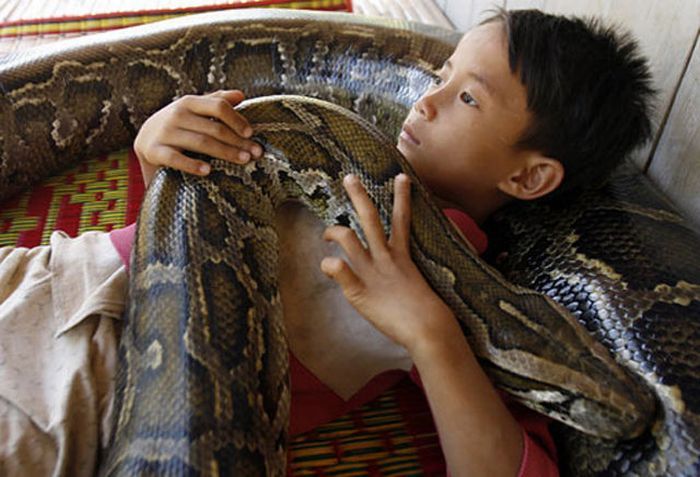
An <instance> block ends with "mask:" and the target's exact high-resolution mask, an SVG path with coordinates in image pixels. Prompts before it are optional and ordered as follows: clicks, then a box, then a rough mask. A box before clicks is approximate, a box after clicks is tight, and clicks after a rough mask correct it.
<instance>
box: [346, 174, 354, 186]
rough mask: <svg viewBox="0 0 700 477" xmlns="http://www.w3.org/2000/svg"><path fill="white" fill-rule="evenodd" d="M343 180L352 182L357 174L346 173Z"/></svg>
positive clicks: (348, 182)
mask: <svg viewBox="0 0 700 477" xmlns="http://www.w3.org/2000/svg"><path fill="white" fill-rule="evenodd" d="M343 180H344V181H345V183H346V184H352V183H354V182H355V181H356V180H357V176H356V175H355V174H347V175H346V176H345V177H344V178H343Z"/></svg>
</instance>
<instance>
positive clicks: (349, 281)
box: [321, 174, 523, 477]
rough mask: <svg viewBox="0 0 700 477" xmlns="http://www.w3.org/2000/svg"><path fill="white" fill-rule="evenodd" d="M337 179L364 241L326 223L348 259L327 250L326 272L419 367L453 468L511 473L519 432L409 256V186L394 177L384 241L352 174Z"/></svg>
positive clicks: (455, 470)
mask: <svg viewBox="0 0 700 477" xmlns="http://www.w3.org/2000/svg"><path fill="white" fill-rule="evenodd" d="M344 185H345V187H346V190H347V192H348V195H349V196H350V199H351V200H352V202H353V205H354V207H355V210H356V211H357V214H358V216H359V218H360V222H361V225H362V228H363V230H364V232H365V235H366V238H367V243H368V248H367V249H365V248H364V246H363V245H362V243H361V242H360V241H359V239H358V238H357V236H356V235H355V234H354V232H352V231H351V230H350V229H348V228H345V227H340V226H336V227H330V228H328V229H327V230H326V232H325V233H324V238H325V239H326V240H333V241H336V242H337V243H338V244H340V246H341V247H342V248H343V250H344V251H345V253H346V255H347V257H348V261H349V262H350V263H347V262H345V261H344V260H342V259H340V258H337V257H327V258H325V259H324V260H323V261H322V262H321V269H322V270H323V272H324V273H326V275H328V276H329V277H331V278H332V279H334V280H335V281H337V282H338V283H339V284H340V286H341V287H342V289H343V292H344V294H345V296H346V298H347V299H348V300H349V301H350V303H351V304H352V305H353V306H354V307H355V308H356V309H357V310H358V312H359V313H360V314H362V315H363V316H364V317H365V318H366V319H367V320H369V321H370V322H371V323H372V324H374V325H375V326H376V327H377V328H378V329H379V330H380V331H382V332H383V333H384V334H386V335H387V336H388V337H390V338H391V339H393V340H394V341H396V342H398V343H399V344H401V345H403V346H404V347H406V349H407V350H408V351H409V353H410V354H411V356H412V358H413V361H414V363H415V365H416V367H417V369H418V371H419V373H420V376H421V380H422V382H423V386H424V389H425V392H426V395H427V397H428V401H429V403H430V406H431V409H432V413H433V416H434V418H435V422H436V425H437V428H438V432H439V434H440V439H441V442H442V445H443V451H444V454H445V459H446V461H447V465H448V468H449V469H450V473H451V474H452V475H489V476H501V475H502V476H507V477H514V476H516V475H517V474H518V469H519V468H520V465H521V460H522V453H523V431H522V429H521V427H520V426H519V424H518V422H517V421H516V420H515V419H514V418H513V417H512V415H511V414H510V412H509V411H508V409H507V408H506V407H505V405H504V404H503V401H502V400H501V399H500V397H499V396H498V394H497V392H496V390H495V389H494V387H493V386H492V384H491V382H490V381H489V380H488V378H487V377H486V375H485V374H484V372H483V370H482V369H481V367H480V366H479V364H478V362H477V361H476V359H475V357H474V355H473V353H472V351H471V349H470V347H469V345H468V344H467V342H466V340H465V339H464V335H463V333H462V331H461V329H460V327H459V324H458V323H457V320H456V319H455V317H454V315H453V314H452V311H451V310H450V309H449V307H448V306H447V305H446V304H445V303H444V302H443V301H442V300H441V299H440V298H439V297H438V296H437V295H436V294H435V292H434V291H433V290H432V289H431V288H430V286H429V285H428V283H427V282H426V281H425V279H424V278H423V276H422V275H421V273H420V271H419V270H418V269H417V267H416V266H415V264H414V263H413V261H412V260H411V257H410V251H409V244H408V240H409V221H410V185H409V182H408V178H407V177H406V176H405V175H403V174H400V175H399V176H397V178H396V181H395V183H394V191H395V198H394V211H393V217H392V232H391V237H390V239H389V240H387V239H386V237H385V236H384V232H383V229H382V226H381V224H380V222H379V218H378V215H377V211H376V209H375V208H374V205H373V204H372V202H371V200H370V199H369V197H368V196H367V193H366V192H365V191H364V188H363V187H362V185H361V184H360V183H359V180H358V179H357V178H355V177H351V176H349V177H347V178H346V180H345V182H344Z"/></svg>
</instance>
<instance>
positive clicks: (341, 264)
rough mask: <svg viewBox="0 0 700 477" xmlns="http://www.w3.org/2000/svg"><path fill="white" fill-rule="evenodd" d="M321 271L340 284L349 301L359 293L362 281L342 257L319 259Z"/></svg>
mask: <svg viewBox="0 0 700 477" xmlns="http://www.w3.org/2000/svg"><path fill="white" fill-rule="evenodd" d="M321 271H322V272H323V273H325V274H326V276H328V277H329V278H332V279H333V280H334V281H335V282H337V283H338V285H340V288H342V289H343V294H344V295H345V297H346V298H347V299H348V301H350V303H352V302H353V301H354V299H356V297H358V296H359V295H360V294H361V292H362V288H363V286H362V281H361V280H360V279H359V278H358V277H357V275H355V272H353V271H352V269H351V268H350V266H349V265H348V264H347V263H346V262H345V260H343V259H342V258H339V257H326V258H324V259H323V260H321Z"/></svg>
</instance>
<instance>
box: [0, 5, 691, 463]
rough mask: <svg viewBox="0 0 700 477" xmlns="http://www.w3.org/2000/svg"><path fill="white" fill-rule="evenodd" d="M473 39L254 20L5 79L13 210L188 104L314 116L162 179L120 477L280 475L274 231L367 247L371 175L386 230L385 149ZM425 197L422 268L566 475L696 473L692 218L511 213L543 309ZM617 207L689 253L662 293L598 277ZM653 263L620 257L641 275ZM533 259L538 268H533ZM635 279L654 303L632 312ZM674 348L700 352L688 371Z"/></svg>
mask: <svg viewBox="0 0 700 477" xmlns="http://www.w3.org/2000/svg"><path fill="white" fill-rule="evenodd" d="M457 39H458V36H457V35H456V34H455V33H452V32H447V31H444V30H440V29H436V28H428V27H423V26H417V25H408V24H405V23H401V22H380V21H377V20H369V19H360V18H356V17H348V16H345V15H337V14H311V13H288V12H284V13H282V12H274V11H257V10H247V11H236V12H223V13H216V14H206V15H199V16H194V17H190V18H186V19H180V20H175V21H169V22H163V23H162V24H158V25H149V26H146V27H138V28H134V29H129V30H123V31H118V32H112V33H108V34H104V35H100V36H94V37H91V38H90V40H89V41H87V40H85V39H77V40H73V41H71V42H67V43H66V44H65V45H62V46H56V47H49V48H46V49H43V50H41V51H36V52H30V53H23V54H21V55H18V56H17V57H11V58H6V59H5V60H4V61H3V62H2V63H1V64H0V89H1V90H2V93H3V94H2V97H0V187H1V189H0V190H2V193H3V195H9V194H12V193H13V192H15V191H17V190H19V189H20V188H22V187H24V186H26V185H27V184H29V183H31V182H34V181H36V179H37V178H39V177H41V176H44V175H45V174H47V173H51V172H52V171H56V170H58V169H60V168H61V167H65V166H66V165H68V164H69V163H70V162H72V161H75V160H76V159H80V158H86V157H90V156H94V155H98V154H102V153H105V152H109V151H112V150H115V149H119V148H123V147H126V146H128V145H129V144H131V142H132V141H133V138H134V136H135V133H136V131H137V130H138V128H139V127H140V125H141V124H142V123H143V121H144V120H145V119H146V118H147V117H148V116H149V115H150V114H152V113H153V112H155V111H156V110H157V109H159V108H160V107H162V106H163V105H165V104H167V103H168V102H170V101H172V100H173V99H174V98H177V97H179V96H182V95H185V94H198V93H203V92H206V91H211V90H215V89H220V88H233V87H235V88H240V89H243V90H244V91H245V92H246V93H247V95H248V96H249V97H255V96H270V95H276V94H292V95H304V96H306V97H307V98H299V97H288V96H285V97H277V98H267V99H260V100H252V101H250V102H248V103H247V104H245V105H242V106H241V110H242V112H243V113H244V114H245V115H246V116H247V117H248V118H249V120H250V121H251V122H252V123H254V124H256V128H255V129H256V135H257V138H258V139H259V140H260V141H261V142H263V143H264V144H265V145H266V156H265V158H264V159H263V160H261V161H260V162H259V163H255V164H251V165H248V166H245V167H240V166H232V165H230V164H223V163H220V162H218V161H213V162H212V165H213V171H214V172H213V173H212V174H211V176H210V177H209V178H207V179H199V178H194V177H188V176H184V175H182V174H180V173H177V172H174V171H161V172H160V173H159V174H158V175H157V177H156V179H155V180H154V184H153V186H152V187H151V188H150V189H149V192H148V194H147V197H146V199H145V205H144V206H143V207H142V214H141V216H140V218H139V226H138V229H139V230H138V234H137V244H136V246H135V254H134V257H133V270H132V276H131V282H130V294H131V299H130V306H129V312H128V318H127V325H126V328H125V330H124V334H123V338H122V343H121V344H120V358H121V359H122V366H121V368H120V372H119V376H118V382H119V383H118V384H119V390H118V393H117V398H116V412H115V427H114V436H113V439H114V441H113V445H112V447H111V448H110V451H109V455H107V456H106V457H105V458H104V459H103V465H102V469H101V470H102V473H103V474H104V475H137V474H153V473H155V474H164V475H218V474H224V475H229V474H235V475H238V474H240V475H263V474H267V475H280V474H282V473H284V469H285V452H284V449H285V443H286V438H287V435H286V434H287V430H286V425H287V420H288V412H289V410H288V404H289V385H288V371H287V366H288V364H287V361H286V360H287V350H286V346H285V340H284V331H283V327H282V324H281V321H280V316H281V315H280V313H281V308H280V300H279V296H278V294H277V285H276V282H275V280H276V268H275V267H276V254H277V251H276V249H275V247H274V243H275V240H276V236H275V233H274V230H273V228H272V227H271V225H270V222H269V220H270V214H271V213H272V211H274V209H275V208H276V207H279V206H280V205H281V204H282V203H284V202H285V201H289V200H297V201H301V202H303V203H304V204H305V205H306V206H307V207H309V208H310V209H311V210H313V211H314V213H315V214H317V215H318V216H319V217H321V218H322V219H323V220H324V221H326V223H329V224H331V223H344V224H349V225H352V226H355V227H356V225H357V224H356V220H355V218H354V215H353V212H352V209H351V207H350V206H349V204H348V202H347V200H345V199H344V194H343V193H342V189H341V187H340V185H339V180H340V178H342V176H343V175H344V174H345V173H347V172H355V173H357V174H358V175H359V176H360V177H361V179H362V180H363V183H364V184H365V185H366V187H367V188H368V191H369V193H370V195H371V196H372V198H373V199H374V201H375V203H377V205H378V207H379V209H380V211H381V215H382V218H383V221H384V223H385V225H386V224H387V222H388V213H389V212H390V205H391V191H392V178H393V177H394V175H395V174H396V173H397V172H398V171H399V170H402V169H403V170H405V171H406V172H408V173H409V174H411V171H410V168H409V167H408V166H407V165H406V164H404V162H403V159H402V157H401V156H400V154H398V153H397V151H396V150H395V148H393V147H392V143H393V141H391V140H387V139H386V138H387V137H389V138H391V137H396V135H397V132H398V130H399V127H400V125H401V123H402V121H403V117H404V116H405V114H406V113H407V108H408V107H410V105H411V104H413V102H415V101H416V100H417V98H418V97H419V96H420V94H421V93H422V91H423V90H424V89H425V88H426V87H427V86H428V84H429V82H430V81H431V79H432V71H433V70H434V69H435V68H436V67H438V66H439V65H440V64H441V63H442V62H443V61H444V60H445V59H446V58H447V56H449V54H450V53H451V50H452V48H453V47H454V44H455V43H456V41H457ZM308 97H316V98H320V99H324V100H329V101H332V102H333V103H335V104H336V105H339V106H340V107H339V106H333V105H330V104H329V103H326V102H322V101H318V100H313V99H309V98H308ZM348 110H352V111H354V112H355V113H357V114H359V115H360V116H362V117H364V118H365V120H362V119H360V118H359V117H358V116H355V115H354V113H350V112H348ZM377 128H378V129H377ZM379 131H382V132H379ZM631 176H632V177H635V178H636V176H634V175H631ZM621 177H624V178H628V177H630V175H629V174H628V175H626V176H625V175H623V176H621ZM413 179H414V181H413V183H414V186H413V187H414V190H413V216H412V220H413V222H412V238H411V247H412V254H413V256H414V259H415V260H416V263H417V264H418V265H419V268H420V269H421V271H422V272H423V273H424V274H425V275H426V278H428V280H429V281H430V283H431V285H432V286H433V287H434V288H435V289H436V291H438V293H440V295H441V296H442V297H443V298H444V299H445V300H446V301H447V302H448V303H449V304H450V306H451V307H452V308H453V309H454V310H455V313H456V314H457V315H458V317H459V319H460V322H461V324H462V325H463V330H464V332H465V334H466V336H467V338H468V339H469V341H470V343H471V345H472V347H473V348H474V350H475V352H476V353H477V355H478V356H479V358H480V359H481V360H482V363H483V365H484V367H485V369H486V370H487V372H489V374H490V375H491V377H492V378H493V379H494V381H495V382H496V384H497V385H498V386H500V387H501V388H502V389H504V390H506V391H508V392H510V393H511V394H512V395H513V396H515V397H516V398H517V399H519V400H521V401H522V402H524V403H525V404H526V405H528V406H530V407H533V408H535V409H538V410H539V411H541V412H544V413H546V414H548V415H550V416H552V417H553V418H555V419H557V420H558V421H560V422H563V423H565V424H566V426H563V427H562V428H561V442H562V444H561V447H562V450H563V451H564V455H565V456H567V457H568V459H567V460H566V461H564V462H563V467H564V469H563V470H564V471H565V473H568V474H571V475H628V474H629V475H688V476H690V475H697V474H698V471H699V470H700V463H699V462H700V458H699V455H700V449H699V445H698V442H699V436H700V432H699V431H698V430H699V429H700V426H699V424H698V414H699V412H700V409H699V407H698V401H697V398H694V397H693V396H692V394H693V391H694V389H697V383H698V378H697V371H695V369H697V360H698V354H697V353H696V352H695V351H694V348H693V347H694V345H696V344H697V343H698V342H699V341H700V333H698V328H697V326H698V320H697V316H698V303H699V302H700V286H699V285H698V283H700V278H699V277H698V267H697V264H698V260H697V258H698V251H697V250H698V247H697V245H695V246H694V247H693V245H692V244H697V237H696V236H695V235H693V234H692V232H691V231H690V229H688V228H687V227H685V226H684V225H683V223H682V221H681V220H680V219H679V217H678V216H677V215H675V213H674V212H672V211H668V210H666V209H667V206H665V205H663V204H661V205H660V204H659V203H658V202H653V201H651V199H649V195H648V194H646V193H645V194H638V196H635V197H632V198H631V199H623V200H618V199H617V196H616V197H615V198H613V199H604V198H603V199H601V198H600V197H606V196H605V195H603V193H601V192H597V193H596V194H597V195H594V198H596V200H593V199H591V198H590V197H586V198H585V199H586V200H585V201H584V202H582V203H578V202H577V203H576V204H574V206H573V207H572V209H571V212H558V211H556V210H554V211H552V210H547V211H546V214H547V215H543V212H542V211H541V208H535V209H534V210H527V214H526V216H525V217H521V216H522V214H512V215H508V214H507V213H506V214H505V215H503V217H502V218H501V219H500V220H499V222H498V223H499V224H500V226H503V227H504V230H503V231H502V234H503V236H504V237H505V236H510V237H511V238H512V237H515V238H514V239H512V240H511V241H510V242H509V243H508V244H506V245H505V246H504V248H503V250H507V251H508V255H502V256H501V257H498V258H499V260H496V262H497V263H500V266H501V267H502V269H503V270H504V272H505V273H507V276H508V277H512V278H511V279H512V280H514V281H520V282H521V283H524V284H526V285H527V286H529V287H531V288H536V289H539V290H541V291H543V292H544V293H543V294H540V293H536V292H532V291H529V290H528V289H525V288H521V287H519V286H517V285H514V284H511V283H510V282H509V281H507V280H505V279H504V278H503V277H502V276H501V275H500V274H499V273H498V272H496V271H494V269H493V268H491V267H490V266H489V265H487V264H485V263H484V262H483V261H481V260H480V259H478V258H477V257H474V256H473V254H472V253H471V252H470V250H469V248H468V247H466V246H465V244H464V243H463V241H462V239H461V238H460V236H459V235H458V234H456V233H455V231H454V230H453V229H452V227H451V226H450V224H449V223H448V222H447V221H446V220H445V218H444V217H443V216H442V214H441V213H440V211H439V210H438V209H437V208H436V207H435V206H434V205H433V204H432V202H431V201H430V197H429V194H428V193H427V192H426V191H425V190H424V189H423V188H422V187H421V186H420V184H419V182H418V180H417V178H415V177H413ZM634 180H636V179H634ZM623 182H624V181H623ZM624 190H627V189H626V188H625V189H624ZM618 195H619V194H618ZM616 200H617V201H616ZM601 201H602V202H601ZM606 201H607V202H606ZM601 203H602V204H603V205H602V206H599V207H598V208H596V207H595V206H594V207H593V209H590V208H586V206H585V204H601ZM623 209H624V210H625V211H628V210H631V211H632V212H631V213H633V214H636V215H637V216H639V217H643V218H644V219H646V220H647V221H651V222H652V224H655V225H658V226H664V227H668V228H671V229H673V230H674V233H675V236H678V237H681V238H679V239H678V240H679V242H678V243H682V244H691V245H688V246H687V247H686V248H685V249H683V250H682V252H683V253H685V255H683V257H684V260H685V263H684V264H683V266H680V267H678V268H674V269H673V273H675V275H673V274H671V273H667V274H666V276H664V277H663V279H662V278H653V279H652V278H651V277H656V275H654V274H653V273H651V272H650V270H653V267H654V266H655V263H657V262H654V261H653V260H652V259H649V260H647V262H648V263H647V262H644V263H643V264H640V265H639V267H641V268H640V270H641V272H640V270H636V269H635V270H630V274H631V275H630V276H627V275H624V274H623V275H621V274H620V273H619V272H618V271H617V269H616V268H615V267H616V262H609V263H608V262H606V261H605V259H604V258H602V257H603V256H604V254H601V253H600V252H601V250H600V249H601V247H600V246H599V245H595V244H599V243H600V242H596V241H595V238H596V235H597V234H603V235H605V237H606V238H607V239H609V237H610V236H612V237H615V235H614V233H616V232H615V230H616V229H617V227H615V226H614V223H613V225H611V226H608V228H606V229H601V228H596V227H595V223H596V221H598V222H601V221H600V220H599V219H600V217H599V216H596V215H595V211H599V210H603V211H609V210H612V211H614V212H615V211H617V212H619V211H622V210H623ZM591 210H593V211H594V212H593V216H594V218H593V219H590V220H589V221H588V222H585V224H584V225H581V223H579V222H580V220H579V219H580V217H582V216H585V215H586V214H587V213H589V212H590V211H591ZM545 218H546V219H545ZM557 220H558V222H557ZM625 220H627V219H625ZM591 221H592V222H591ZM603 222H604V221H603ZM591 223H593V225H591ZM543 224H544V225H543ZM547 224H549V225H550V226H549V227H548V226H547ZM552 224H554V225H553V226H554V227H555V228H557V230H556V231H555V230H553V229H552ZM646 225H647V226H649V224H646ZM585 227H589V228H590V227H592V228H593V231H592V232H591V231H588V230H586V233H582V232H580V230H581V229H582V228H583V229H585ZM611 234H612V235H611ZM523 237H527V239H523ZM551 237H560V239H559V240H555V241H554V242H552V239H551ZM548 241H549V242H548ZM543 243H547V244H548V246H546V247H543V245H542V244H543ZM533 244H534V245H533ZM589 244H592V246H589ZM586 247H588V248H586ZM596 247H598V248H597V249H596ZM611 247H613V246H612V245H610V244H608V248H611ZM613 248H614V247H613ZM603 250H604V251H605V252H609V250H606V249H605V247H603ZM642 252H648V250H647V249H640V248H639V247H636V248H635V246H628V247H625V248H623V252H622V253H623V254H624V253H628V254H631V255H629V256H627V257H626V259H627V260H630V259H634V260H637V259H638V258H639V257H638V254H640V253H642ZM526 254H529V255H526ZM635 254H637V255H635ZM503 256H506V257H507V258H506V259H505V260H504V259H503ZM528 256H529V257H537V258H536V259H535V261H534V262H532V261H530V262H527V263H525V264H524V265H523V260H526V259H523V257H528ZM538 260H539V262H538ZM643 265H646V266H647V268H643ZM567 267H568V268H567ZM649 267H652V268H649ZM632 268H634V267H632ZM635 273H636V275H633V274H635ZM600 277H603V278H604V280H602V281H601V280H600ZM639 277H641V278H642V279H646V281H647V282H651V289H652V290H654V293H651V292H650V293H647V294H643V293H639V294H633V295H632V302H628V301H627V298H626V295H625V293H626V292H627V291H628V290H631V289H632V288H633V287H632V285H633V284H634V283H636V280H639ZM669 277H670V278H669ZM669 279H672V280H675V281H673V282H670V283H669ZM606 280H607V281H606ZM649 286H650V283H645V284H644V287H646V288H648V287H649ZM577 287H578V288H577ZM646 288H645V289H646ZM547 295H549V296H551V297H553V298H554V299H555V300H557V301H560V302H561V303H562V304H563V305H565V307H566V308H568V309H569V310H570V311H571V313H569V312H566V311H564V310H565V308H563V307H559V306H555V305H554V304H553V303H554V302H553V301H552V300H551V299H549V298H546V296H547ZM572 295H573V298H572ZM593 295H595V297H594V298H591V297H592V296H593ZM635 300H636V302H635ZM590 302H592V303H593V305H590V304H589V305H588V307H587V308H586V310H585V311H584V312H581V310H578V309H577V308H576V306H577V305H579V306H583V305H581V303H583V304H586V303H590ZM637 302H639V303H642V305H643V306H635V305H634V303H637ZM600 303H603V305H600ZM630 303H631V304H630ZM664 307H666V308H669V307H670V308H673V311H671V312H668V310H666V309H665V308H664ZM619 310H632V311H634V313H632V312H629V313H621V312H620V311H619ZM679 310H680V311H679ZM650 311H653V312H650ZM577 318H578V319H577ZM582 324H583V325H585V327H584V326H582ZM595 324H597V328H596V327H595V326H594V325H595ZM586 328H588V329H589V330H591V331H593V333H588V332H587V331H586ZM596 330H597V332H596ZM611 330H612V331H614V333H613V332H612V331H611ZM664 332H665V333H664ZM595 338H598V340H596V339H595ZM681 343H682V345H683V346H685V347H687V350H686V351H685V352H684V353H677V352H676V351H677V349H678V346H680V345H681ZM664 346H668V347H670V348H672V349H673V353H670V352H669V353H666V351H665V348H664ZM606 348H607V349H606ZM635 350H637V351H639V352H635ZM574 429H576V430H574Z"/></svg>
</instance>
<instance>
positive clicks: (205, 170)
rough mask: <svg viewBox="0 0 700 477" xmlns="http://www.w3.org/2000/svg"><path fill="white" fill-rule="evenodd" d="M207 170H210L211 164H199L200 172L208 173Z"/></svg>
mask: <svg viewBox="0 0 700 477" xmlns="http://www.w3.org/2000/svg"><path fill="white" fill-rule="evenodd" d="M209 171H211V166H210V165H209V164H202V165H201V166H199V172H201V173H202V174H209Z"/></svg>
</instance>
